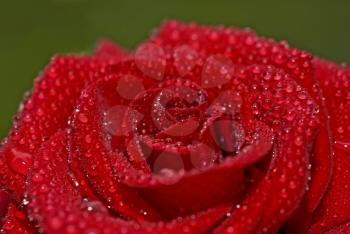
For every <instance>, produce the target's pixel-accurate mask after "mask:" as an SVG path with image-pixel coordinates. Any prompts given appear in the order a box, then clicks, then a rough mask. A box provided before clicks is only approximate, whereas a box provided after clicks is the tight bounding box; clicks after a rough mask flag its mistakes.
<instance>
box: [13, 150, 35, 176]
mask: <svg viewBox="0 0 350 234" xmlns="http://www.w3.org/2000/svg"><path fill="white" fill-rule="evenodd" d="M11 152H12V156H13V157H12V159H11V160H10V167H11V168H12V169H13V170H14V171H15V172H17V173H19V174H22V175H26V174H27V172H28V169H29V167H30V165H31V164H32V155H31V154H28V153H24V152H21V151H18V150H16V149H12V150H11Z"/></svg>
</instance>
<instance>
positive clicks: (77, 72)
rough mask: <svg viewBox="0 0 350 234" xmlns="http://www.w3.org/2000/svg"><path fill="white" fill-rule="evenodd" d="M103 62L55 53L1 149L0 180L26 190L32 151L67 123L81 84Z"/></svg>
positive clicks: (19, 190) (86, 80) (17, 190)
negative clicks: (25, 184) (0, 167)
mask: <svg viewBox="0 0 350 234" xmlns="http://www.w3.org/2000/svg"><path fill="white" fill-rule="evenodd" d="M101 66H102V63H101V62H99V61H98V60H96V59H93V58H89V57H74V56H56V57H55V58H54V59H53V60H52V62H51V63H50V64H49V65H48V67H47V68H46V69H45V70H44V72H43V73H42V74H41V75H40V76H39V78H38V79H37V80H36V82H35V85H34V89H33V91H32V94H31V95H30V97H29V98H28V99H27V100H26V101H25V102H24V104H23V105H22V107H21V110H20V112H19V114H18V116H17V117H16V121H15V123H14V127H13V129H12V131H11V133H10V135H9V137H8V138H7V139H5V140H4V142H3V146H2V147H1V149H0V155H1V157H0V165H3V166H2V170H1V171H0V180H1V184H5V185H6V186H7V187H8V188H9V189H11V190H12V191H14V192H15V193H16V195H17V196H20V195H21V194H22V192H23V187H24V178H25V175H26V173H27V171H28V169H29V168H30V166H31V164H32V158H33V155H34V154H35V152H36V151H37V150H38V148H39V147H40V145H41V144H42V142H44V141H46V140H47V139H48V137H50V136H51V135H52V134H53V133H55V132H56V131H57V130H58V129H60V128H63V127H66V126H67V122H68V118H69V116H70V115H71V113H72V111H73V106H74V105H75V103H76V100H77V98H78V97H79V95H80V92H81V90H82V88H83V87H84V85H85V84H86V83H87V82H88V81H89V80H90V78H91V76H92V74H93V73H94V72H95V71H96V70H97V71H98V70H99V69H100V68H101Z"/></svg>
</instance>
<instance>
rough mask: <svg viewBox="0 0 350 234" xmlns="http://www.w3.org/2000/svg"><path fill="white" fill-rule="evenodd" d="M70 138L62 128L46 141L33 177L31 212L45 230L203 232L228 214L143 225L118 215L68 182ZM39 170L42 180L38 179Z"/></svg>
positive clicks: (223, 209) (222, 209) (215, 211)
mask: <svg viewBox="0 0 350 234" xmlns="http://www.w3.org/2000/svg"><path fill="white" fill-rule="evenodd" d="M66 140H67V139H66V134H65V132H58V133H57V134H55V135H54V136H53V137H51V139H50V140H49V141H48V142H46V143H44V144H43V147H42V149H41V150H40V151H39V153H38V154H37V155H36V159H35V165H36V166H35V169H34V170H33V171H32V173H31V174H30V178H29V185H30V186H28V197H27V199H28V200H29V205H28V206H29V215H30V217H32V218H33V219H34V220H35V221H36V222H37V223H38V225H39V227H40V229H41V230H42V231H44V232H45V233H53V234H55V233H72V232H73V233H82V232H86V231H98V232H101V233H116V232H118V233H119V232H120V233H152V234H153V233H174V234H175V233H182V232H188V233H202V232H206V231H208V230H209V229H210V228H211V227H212V226H214V225H215V224H216V223H217V222H218V221H219V220H220V219H221V218H222V217H223V216H224V215H225V214H226V211H227V207H218V208H215V209H213V210H209V211H208V212H203V213H200V214H197V215H195V216H192V217H185V218H183V219H181V220H174V221H171V222H167V223H164V222H159V223H144V224H143V225H138V224H136V223H135V222H133V221H124V220H122V219H120V218H114V217H112V216H111V215H109V214H108V212H107V209H106V208H104V205H103V204H102V203H101V202H99V201H88V200H84V199H83V198H82V197H81V195H80V194H79V191H78V190H76V189H75V188H74V187H73V186H72V185H71V184H70V183H68V176H67V175H68V173H69V172H68V167H67V154H68V152H67V150H66V146H65V145H66ZM37 173H40V174H41V175H42V177H43V180H42V181H37V180H35V179H34V177H35V175H36V174H37ZM125 202H126V200H125ZM57 207H60V209H56V208H57Z"/></svg>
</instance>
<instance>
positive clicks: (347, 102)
mask: <svg viewBox="0 0 350 234" xmlns="http://www.w3.org/2000/svg"><path fill="white" fill-rule="evenodd" d="M314 63H315V66H316V78H317V79H318V81H319V83H320V87H321V89H322V91H323V95H324V97H325V104H326V106H327V109H328V114H329V120H330V125H331V129H332V134H333V139H334V142H335V145H334V173H333V178H332V181H331V183H330V187H329V189H328V191H327V194H326V196H325V197H324V199H323V201H322V203H321V205H320V208H319V209H318V211H317V212H315V214H314V217H313V221H312V222H313V225H312V227H311V229H310V230H309V233H320V232H323V231H324V230H327V229H329V228H332V227H334V226H337V225H339V224H341V223H343V222H344V221H345V220H347V219H348V218H349V216H350V213H349V210H350V200H349V198H350V193H349V191H350V190H349V189H347V187H348V183H347V181H348V178H349V176H350V174H349V167H350V160H349V155H350V153H349V151H347V150H344V148H343V147H339V143H338V142H341V143H342V145H346V144H348V143H349V142H350V135H349V132H350V131H349V130H350V129H349V119H348V118H349V116H350V97H349V90H350V88H349V87H350V86H349V81H350V69H349V68H346V67H340V66H338V65H335V64H332V63H330V62H328V61H324V60H321V59H315V61H314Z"/></svg>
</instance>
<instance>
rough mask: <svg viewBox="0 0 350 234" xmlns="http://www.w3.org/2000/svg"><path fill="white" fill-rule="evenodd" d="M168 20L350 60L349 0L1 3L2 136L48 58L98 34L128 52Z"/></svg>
mask: <svg viewBox="0 0 350 234" xmlns="http://www.w3.org/2000/svg"><path fill="white" fill-rule="evenodd" d="M167 18H173V19H180V20H184V21H197V22H199V23H205V24H225V25H236V26H239V27H251V28H253V29H255V30H256V31H258V33H260V34H262V35H265V36H269V37H274V38H276V39H286V40H288V41H289V42H290V44H291V45H292V46H295V47H299V48H303V49H306V50H309V51H311V52H313V53H314V54H317V55H319V56H323V57H327V58H329V59H332V60H335V61H337V62H347V63H349V62H350V44H349V42H350V30H349V29H350V27H349V24H350V1H346V0H343V1H340V0H333V1H330V0H329V1H326V0H308V1H307V0H304V1H301V0H300V1H297V0H293V1H292V0H291V1H281V0H255V1H254V0H242V1H237V0H215V1H209V0H201V1H191V0H173V1H170V0H124V1H122V0H114V1H112V0H111V1H103V0H99V1H98V0H95V1H92V0H91V1H89V0H22V1H19V0H12V1H10V0H8V1H6V0H0V138H2V137H3V136H5V135H6V133H7V131H8V129H9V127H10V126H11V116H12V115H14V114H15V112H16V110H17V107H18V105H19V103H20V101H21V100H22V96H23V94H24V93H25V91H27V90H30V88H31V86H32V82H33V79H34V78H35V77H36V75H37V74H38V73H39V71H40V70H41V69H43V68H44V66H45V65H46V64H47V63H48V61H49V59H50V57H51V56H52V55H53V54H55V53H57V52H64V53H66V52H82V51H90V50H91V49H92V48H93V46H94V44H95V42H96V41H97V40H98V39H99V38H101V37H108V38H111V39H113V40H114V41H116V42H118V43H119V44H120V45H122V46H124V47H127V48H133V47H134V46H135V45H136V44H137V43H138V42H140V41H142V40H144V39H145V38H146V37H147V36H148V34H149V32H150V31H151V30H152V29H153V28H155V27H156V26H157V25H159V24H160V22H161V21H162V20H164V19H167Z"/></svg>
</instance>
